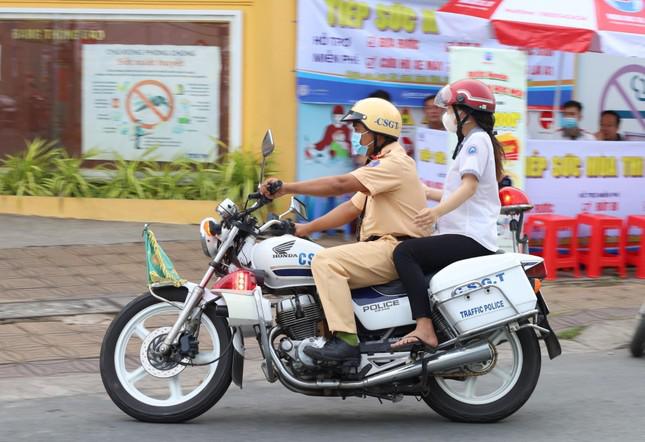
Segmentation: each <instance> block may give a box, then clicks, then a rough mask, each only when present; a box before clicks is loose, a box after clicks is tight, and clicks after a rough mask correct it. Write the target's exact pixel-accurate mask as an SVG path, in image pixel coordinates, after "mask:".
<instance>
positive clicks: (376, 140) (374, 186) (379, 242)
mask: <svg viewBox="0 0 645 442" xmlns="http://www.w3.org/2000/svg"><path fill="white" fill-rule="evenodd" d="M343 121H346V122H350V123H351V124H352V126H353V128H354V133H353V135H352V144H353V150H354V152H358V153H359V154H360V153H362V154H363V155H365V154H366V155H367V157H368V158H369V159H370V160H369V161H368V163H367V164H366V165H365V166H363V167H360V168H358V169H356V170H355V171H353V172H351V173H349V174H346V175H339V176H331V177H324V178H319V179H314V180H308V181H299V182H293V183H284V184H283V186H282V187H281V189H280V190H279V191H278V192H277V193H276V194H274V195H270V194H269V192H268V189H267V185H268V183H269V182H271V181H275V179H274V178H270V179H268V180H267V181H265V182H264V183H263V184H262V185H261V187H260V190H261V192H262V193H263V194H264V195H265V196H268V197H271V198H275V197H279V196H282V195H285V194H301V195H312V196H335V195H342V194H345V193H349V192H356V193H355V194H354V196H353V197H352V198H351V200H350V201H347V202H345V203H343V204H341V205H340V206H338V207H336V208H335V209H334V210H332V211H331V212H329V213H328V214H326V215H324V216H322V217H321V218H318V219H316V220H314V221H312V222H310V223H307V224H297V225H296V235H298V236H306V235H309V234H310V233H312V232H317V231H323V230H328V229H330V228H334V227H338V226H342V225H344V224H346V223H349V222H351V221H353V220H354V219H357V218H359V219H362V221H359V225H360V227H359V231H358V235H359V241H358V242H356V243H354V244H347V245H341V246H337V247H331V248H328V249H324V250H321V251H320V252H318V253H317V254H316V256H315V257H314V259H313V261H312V264H311V269H312V273H313V276H314V280H315V281H316V287H317V289H318V294H319V296H320V300H321V302H322V306H323V309H324V311H325V316H326V318H327V323H328V326H329V329H330V331H332V332H333V333H334V334H333V337H332V338H331V339H330V340H329V341H327V342H326V343H325V345H324V346H323V347H322V348H313V347H308V348H307V349H306V350H305V352H306V353H307V354H308V355H309V356H311V357H312V358H314V359H316V360H319V361H354V362H356V361H358V360H360V351H359V341H358V336H357V334H356V323H355V321H354V310H353V307H352V299H351V293H350V289H354V288H359V287H367V286H371V285H375V284H385V283H387V282H389V281H392V280H394V279H397V278H398V275H397V272H396V269H395V267H394V262H393V260H392V252H393V250H394V248H395V247H396V246H397V244H398V243H399V242H400V241H402V240H404V239H408V238H417V237H422V236H426V235H428V234H429V233H430V232H429V230H428V228H424V227H419V226H417V225H416V224H415V223H414V217H415V216H416V215H417V214H418V213H419V212H420V211H421V210H422V209H424V208H425V207H426V199H425V191H424V189H423V187H422V185H421V182H420V180H419V177H418V175H417V172H416V166H415V163H414V160H412V159H411V158H410V157H408V155H407V154H406V152H405V150H404V149H403V147H402V146H401V145H400V144H399V143H398V141H397V140H398V138H399V135H400V134H401V125H402V124H401V114H400V113H399V111H398V110H397V108H396V107H395V106H394V105H392V104H391V103H389V102H387V101H386V100H383V99H381V98H366V99H364V100H360V101H358V102H357V103H356V104H355V105H354V106H353V107H352V108H351V110H350V111H349V112H348V113H347V114H346V115H345V116H344V117H343Z"/></svg>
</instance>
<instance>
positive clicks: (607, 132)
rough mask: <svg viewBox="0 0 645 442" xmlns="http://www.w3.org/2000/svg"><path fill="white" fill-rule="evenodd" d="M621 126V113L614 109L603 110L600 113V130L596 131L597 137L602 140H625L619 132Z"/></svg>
mask: <svg viewBox="0 0 645 442" xmlns="http://www.w3.org/2000/svg"><path fill="white" fill-rule="evenodd" d="M619 127H620V115H618V112H615V111H612V110H606V111H603V112H602V113H601V114H600V130H599V131H598V132H596V139H597V140H600V141H623V140H624V138H623V136H622V135H621V134H619V133H618V128H619Z"/></svg>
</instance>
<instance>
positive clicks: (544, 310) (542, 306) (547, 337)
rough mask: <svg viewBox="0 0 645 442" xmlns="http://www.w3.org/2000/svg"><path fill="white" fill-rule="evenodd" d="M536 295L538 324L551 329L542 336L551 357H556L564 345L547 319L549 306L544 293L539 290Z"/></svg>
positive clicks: (541, 334)
mask: <svg viewBox="0 0 645 442" xmlns="http://www.w3.org/2000/svg"><path fill="white" fill-rule="evenodd" d="M535 295H536V297H537V308H538V311H539V313H538V320H537V325H538V326H540V327H542V328H545V329H547V330H549V333H540V337H541V338H542V339H544V344H545V345H546V350H547V352H548V353H549V359H554V358H557V357H558V356H560V355H561V354H562V347H561V346H560V341H559V340H558V337H557V336H556V334H555V332H554V331H553V328H551V324H549V320H548V319H547V316H548V314H549V308H548V307H547V305H546V302H545V301H544V297H543V296H542V293H541V292H539V291H538V292H537V293H536V294H535Z"/></svg>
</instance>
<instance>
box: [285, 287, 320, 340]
mask: <svg viewBox="0 0 645 442" xmlns="http://www.w3.org/2000/svg"><path fill="white" fill-rule="evenodd" d="M276 313H277V317H276V322H277V323H278V325H280V327H282V329H283V330H284V331H285V333H286V334H287V336H289V337H290V338H291V339H293V340H298V341H300V340H304V339H307V338H310V337H312V336H316V327H317V323H318V322H319V321H321V320H322V319H323V314H322V310H321V309H320V305H318V302H316V299H315V298H314V297H313V296H312V295H309V294H298V295H295V296H292V297H290V298H286V299H283V300H282V301H280V303H279V304H278V305H277V308H276Z"/></svg>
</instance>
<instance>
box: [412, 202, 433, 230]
mask: <svg viewBox="0 0 645 442" xmlns="http://www.w3.org/2000/svg"><path fill="white" fill-rule="evenodd" d="M437 219H439V213H438V212H437V210H436V209H435V208H434V207H426V208H425V209H423V210H421V211H420V212H419V213H418V214H417V216H415V217H414V223H415V224H416V225H417V226H419V227H423V228H426V227H434V225H435V224H436V223H437Z"/></svg>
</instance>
